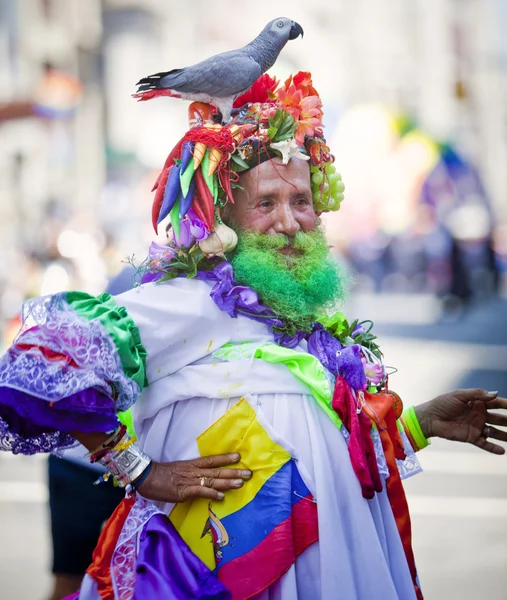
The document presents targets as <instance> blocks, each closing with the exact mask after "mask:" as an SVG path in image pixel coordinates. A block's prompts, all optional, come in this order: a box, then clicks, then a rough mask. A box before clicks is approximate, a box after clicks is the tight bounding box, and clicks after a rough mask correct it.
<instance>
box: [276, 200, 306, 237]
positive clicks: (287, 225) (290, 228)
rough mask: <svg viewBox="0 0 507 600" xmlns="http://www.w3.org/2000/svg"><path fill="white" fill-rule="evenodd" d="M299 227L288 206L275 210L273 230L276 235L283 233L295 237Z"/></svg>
mask: <svg viewBox="0 0 507 600" xmlns="http://www.w3.org/2000/svg"><path fill="white" fill-rule="evenodd" d="M300 229H301V226H300V224H299V222H298V221H297V219H296V218H295V216H294V213H293V212H292V210H291V207H290V206H280V207H279V208H278V210H277V214H276V220H275V224H274V230H275V231H276V233H285V234H286V235H289V236H295V235H296V233H297V232H298V231H299V230H300Z"/></svg>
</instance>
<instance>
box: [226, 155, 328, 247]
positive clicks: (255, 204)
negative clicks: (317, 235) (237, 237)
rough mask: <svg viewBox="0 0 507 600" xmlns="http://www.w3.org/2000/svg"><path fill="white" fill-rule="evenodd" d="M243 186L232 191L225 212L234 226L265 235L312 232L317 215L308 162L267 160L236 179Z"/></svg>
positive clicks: (291, 235) (293, 234)
mask: <svg viewBox="0 0 507 600" xmlns="http://www.w3.org/2000/svg"><path fill="white" fill-rule="evenodd" d="M239 185H240V186H241V187H242V188H243V189H242V190H241V189H239V188H238V189H236V190H234V204H231V205H230V210H229V214H230V216H231V217H232V220H233V221H234V224H235V225H236V227H237V228H238V229H243V230H252V231H257V232H258V233H263V234H266V235H275V234H280V233H282V234H285V235H288V236H290V237H293V236H295V235H296V233H297V232H298V231H303V232H308V231H313V230H314V229H315V227H316V225H317V216H316V214H315V210H314V208H313V199H312V190H311V187H310V167H309V165H308V162H307V161H305V160H301V159H299V158H293V159H292V160H290V161H289V164H287V165H283V164H282V163H281V161H280V159H273V160H267V161H266V162H263V163H262V164H261V165H259V166H258V167H255V168H253V169H250V170H249V171H247V172H246V173H244V174H243V175H241V177H240V178H239Z"/></svg>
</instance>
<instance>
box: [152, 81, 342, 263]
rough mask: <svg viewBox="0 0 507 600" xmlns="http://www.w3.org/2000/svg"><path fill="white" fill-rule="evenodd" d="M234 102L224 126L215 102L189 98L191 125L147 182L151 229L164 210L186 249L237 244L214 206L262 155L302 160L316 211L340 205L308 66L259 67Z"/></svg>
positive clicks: (210, 250)
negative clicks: (290, 71)
mask: <svg viewBox="0 0 507 600" xmlns="http://www.w3.org/2000/svg"><path fill="white" fill-rule="evenodd" d="M233 108H234V110H233V119H232V121H231V122H230V123H228V124H227V125H225V126H222V125H220V124H217V123H215V122H214V120H213V107H211V106H210V105H208V104H202V103H198V102H194V103H192V104H191V105H190V107H189V120H190V125H191V129H190V130H189V131H188V132H187V133H186V134H185V135H184V136H183V138H182V139H181V140H180V141H179V142H178V144H176V146H175V147H174V148H173V150H172V151H171V153H170V154H169V156H168V157H167V160H166V161H165V164H164V168H163V169H162V171H161V173H160V175H159V176H158V179H157V181H156V183H155V186H154V188H153V189H154V190H156V193H155V198H154V201H153V210H152V221H153V226H154V228H155V231H157V226H158V224H159V223H161V221H163V220H164V219H165V218H166V217H167V216H169V218H170V221H171V225H172V228H173V230H174V238H175V243H176V245H177V246H178V247H180V248H184V249H185V250H187V251H188V250H190V249H192V248H194V247H195V246H198V247H199V249H200V251H201V252H202V253H203V254H204V255H206V256H210V255H216V254H221V253H223V252H226V251H228V250H231V249H232V248H234V246H235V245H236V243H237V237H236V234H235V232H234V231H232V229H230V228H229V227H227V226H226V225H225V224H224V223H223V222H222V220H221V218H220V208H221V207H223V206H224V205H225V204H226V203H227V202H232V203H234V198H233V192H232V190H233V188H234V187H235V185H237V182H238V180H239V174H240V173H241V172H243V171H246V170H247V169H250V168H253V167H255V166H257V165H258V164H260V163H261V162H263V161H264V160H269V159H271V158H274V157H281V158H282V162H283V164H287V163H288V162H289V160H290V159H291V158H293V157H297V158H301V159H304V160H308V161H309V162H310V171H311V183H312V194H313V202H314V207H315V210H316V211H317V212H324V211H331V210H333V211H334V210H338V209H339V207H340V203H341V201H342V200H343V191H344V189H345V188H344V185H343V183H342V181H341V176H340V174H339V173H337V172H336V168H335V167H334V165H333V161H334V157H333V155H332V154H331V152H330V150H329V148H328V146H327V145H326V141H325V139H324V135H323V124H322V115H323V112H322V101H321V99H320V97H319V95H318V93H317V91H316V90H315V88H314V87H313V84H312V79H311V75H310V73H305V72H300V73H297V74H296V75H294V76H293V77H292V76H291V77H289V79H287V81H286V82H285V83H284V84H283V85H280V84H279V82H278V81H277V80H276V79H274V78H272V77H270V76H269V75H267V74H264V75H262V76H261V77H260V78H259V79H258V80H257V81H256V82H255V83H254V85H253V86H252V87H251V88H250V89H249V90H248V91H247V92H246V93H245V94H243V95H241V96H239V97H238V98H237V99H236V101H235V103H234V107H233ZM198 254H200V253H198Z"/></svg>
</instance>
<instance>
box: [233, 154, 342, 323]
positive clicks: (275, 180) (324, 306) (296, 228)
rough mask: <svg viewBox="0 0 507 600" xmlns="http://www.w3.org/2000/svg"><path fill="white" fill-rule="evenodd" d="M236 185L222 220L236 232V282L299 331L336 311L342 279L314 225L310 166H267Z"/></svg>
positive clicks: (294, 162) (292, 163)
mask: <svg viewBox="0 0 507 600" xmlns="http://www.w3.org/2000/svg"><path fill="white" fill-rule="evenodd" d="M240 186H241V187H240V188H239V189H238V190H237V191H236V193H235V195H234V196H235V203H234V204H231V205H227V211H226V213H224V215H223V216H224V220H226V221H227V222H228V223H230V224H232V226H233V228H234V229H235V230H236V231H237V233H238V245H237V246H236V248H235V249H234V250H233V252H232V253H231V254H230V256H228V258H229V259H230V261H231V264H232V266H233V268H234V274H235V277H236V280H237V281H239V282H241V283H245V284H247V285H249V286H250V287H252V288H253V289H254V290H256V291H257V293H258V294H259V296H260V297H261V298H262V299H263V301H264V302H265V304H267V306H269V307H270V308H272V309H273V310H274V312H275V313H277V314H278V315H282V316H283V317H284V318H285V319H286V320H288V321H291V322H294V323H298V324H299V326H300V327H304V326H307V327H309V326H310V325H311V323H313V322H314V321H316V320H317V318H318V316H319V315H323V314H327V313H332V312H334V311H336V310H337V309H338V307H339V305H340V303H341V302H342V301H343V297H344V292H345V276H344V274H343V273H341V271H340V269H339V267H338V265H337V264H336V263H335V262H334V261H333V259H332V258H331V256H330V254H329V250H328V245H327V242H326V238H325V235H324V233H323V232H322V230H321V229H320V227H319V224H318V221H319V219H318V217H317V215H316V213H315V210H314V207H313V198H312V190H311V181H310V171H309V165H308V163H307V162H306V161H304V160H301V159H298V158H294V159H292V160H291V161H290V162H289V164H287V165H283V164H282V163H281V161H279V160H276V159H274V160H273V162H271V161H266V162H264V163H262V164H261V165H259V166H258V167H256V168H254V169H251V170H249V171H247V172H246V173H244V174H243V175H242V176H241V179H240Z"/></svg>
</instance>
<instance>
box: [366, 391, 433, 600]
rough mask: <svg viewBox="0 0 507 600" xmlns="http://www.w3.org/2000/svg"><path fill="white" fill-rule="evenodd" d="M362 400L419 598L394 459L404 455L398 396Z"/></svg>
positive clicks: (405, 507)
mask: <svg viewBox="0 0 507 600" xmlns="http://www.w3.org/2000/svg"><path fill="white" fill-rule="evenodd" d="M364 400H365V402H364V404H363V411H364V412H365V413H366V414H367V415H368V416H369V417H370V419H372V421H373V422H374V423H375V424H376V425H377V428H378V432H379V434H380V440H381V442H382V448H383V450H384V455H385V457H386V462H387V468H388V470H389V477H388V479H387V482H386V488H387V496H388V498H389V504H390V505H391V509H392V511H393V515H394V519H395V521H396V526H397V528H398V532H399V534H400V538H401V543H402V544H403V549H404V551H405V556H406V558H407V563H408V566H409V569H410V574H411V576H412V581H413V584H414V589H415V593H416V596H417V599H418V600H423V595H422V592H421V590H420V588H419V585H418V584H417V569H416V566H415V559H414V551H413V549H412V525H411V522H410V513H409V510H408V503H407V498H406V496H405V490H404V489H403V483H402V481H401V477H400V472H399V470H398V465H397V464H396V459H397V458H398V459H404V458H405V451H404V449H403V441H402V439H401V436H400V432H399V431H398V427H397V425H396V415H395V412H394V410H393V406H395V404H397V403H398V401H399V397H398V396H397V395H396V394H394V393H391V392H379V393H378V394H368V393H365V394H364Z"/></svg>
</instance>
